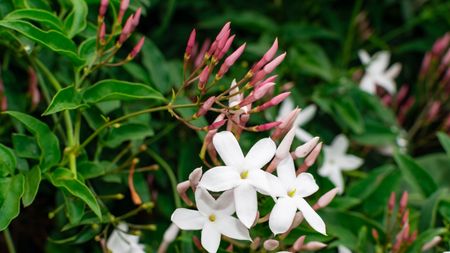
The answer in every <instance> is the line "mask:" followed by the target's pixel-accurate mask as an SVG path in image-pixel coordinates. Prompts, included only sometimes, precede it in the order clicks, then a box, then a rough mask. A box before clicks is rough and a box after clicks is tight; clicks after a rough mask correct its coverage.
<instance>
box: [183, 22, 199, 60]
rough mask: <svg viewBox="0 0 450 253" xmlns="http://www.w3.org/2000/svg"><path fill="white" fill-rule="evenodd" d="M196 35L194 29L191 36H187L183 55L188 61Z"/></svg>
mask: <svg viewBox="0 0 450 253" xmlns="http://www.w3.org/2000/svg"><path fill="white" fill-rule="evenodd" d="M196 34H197V32H196V31H195V29H192V31H191V34H190V35H189V39H188V42H187V46H186V51H185V53H184V55H185V58H186V59H189V57H191V53H192V48H193V47H194V44H195V36H196Z"/></svg>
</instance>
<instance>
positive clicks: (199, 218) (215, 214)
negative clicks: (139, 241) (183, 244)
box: [171, 187, 251, 252]
mask: <svg viewBox="0 0 450 253" xmlns="http://www.w3.org/2000/svg"><path fill="white" fill-rule="evenodd" d="M233 198H234V197H233V192H231V191H226V192H224V193H222V195H220V197H219V198H217V200H216V199H214V198H213V197H212V196H211V195H210V194H209V193H208V192H207V191H206V190H204V189H203V188H201V187H198V188H197V190H196V191H195V202H196V204H197V208H198V211H197V210H191V209H186V208H178V209H176V210H175V212H174V213H173V214H172V217H171V220H172V222H173V223H175V224H176V225H177V226H178V227H179V228H180V229H184V230H202V232H201V243H202V246H203V248H205V249H206V250H207V251H208V252H216V251H217V249H218V248H219V245H220V239H221V235H225V236H227V237H230V238H233V239H236V240H250V241H251V238H250V235H249V232H248V230H247V228H246V227H245V226H244V225H243V224H242V223H241V222H240V221H239V220H238V219H236V218H235V217H233V216H232V215H233V213H234V212H235V206H234V199H233Z"/></svg>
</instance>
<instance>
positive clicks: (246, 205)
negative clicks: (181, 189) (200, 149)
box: [199, 131, 276, 228]
mask: <svg viewBox="0 0 450 253" xmlns="http://www.w3.org/2000/svg"><path fill="white" fill-rule="evenodd" d="M213 144H214V147H215V148H216V150H217V153H218V154H219V155H220V157H221V158H222V160H223V162H224V163H225V166H217V167H214V168H212V169H210V170H208V171H206V172H205V174H204V175H203V177H202V179H201V181H200V183H199V186H200V187H204V188H205V189H207V190H210V191H213V192H219V191H226V190H231V189H232V191H233V193H234V201H235V205H236V214H237V217H238V218H239V220H241V221H242V223H243V224H244V225H245V226H246V227H247V228H250V227H251V226H252V224H253V223H254V221H255V219H256V216H257V212H258V203H257V193H256V191H259V192H261V193H263V194H269V193H270V192H271V189H270V188H269V183H268V179H267V178H268V176H270V175H271V174H270V173H267V172H265V171H263V170H261V168H262V167H263V166H264V165H266V164H267V163H268V162H269V161H270V160H272V158H273V156H274V154H275V150H276V145H275V143H274V142H273V140H272V139H270V138H264V139H261V140H259V141H258V142H257V143H255V145H254V146H253V147H252V148H251V149H250V151H249V152H248V153H247V155H246V156H245V157H244V155H243V153H242V150H241V148H240V146H239V143H238V141H237V140H236V138H235V137H234V135H233V134H232V133H231V132H228V131H223V132H219V133H217V134H216V135H214V138H213Z"/></svg>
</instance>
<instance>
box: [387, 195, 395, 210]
mask: <svg viewBox="0 0 450 253" xmlns="http://www.w3.org/2000/svg"><path fill="white" fill-rule="evenodd" d="M394 207H395V192H391V196H390V197H389V202H388V211H389V212H392V211H393V210H394Z"/></svg>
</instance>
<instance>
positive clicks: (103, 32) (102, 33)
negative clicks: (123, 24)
mask: <svg viewBox="0 0 450 253" xmlns="http://www.w3.org/2000/svg"><path fill="white" fill-rule="evenodd" d="M105 35H106V24H105V23H102V24H101V26H100V32H99V33H98V38H99V40H100V44H101V45H105V43H106V41H105Z"/></svg>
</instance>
